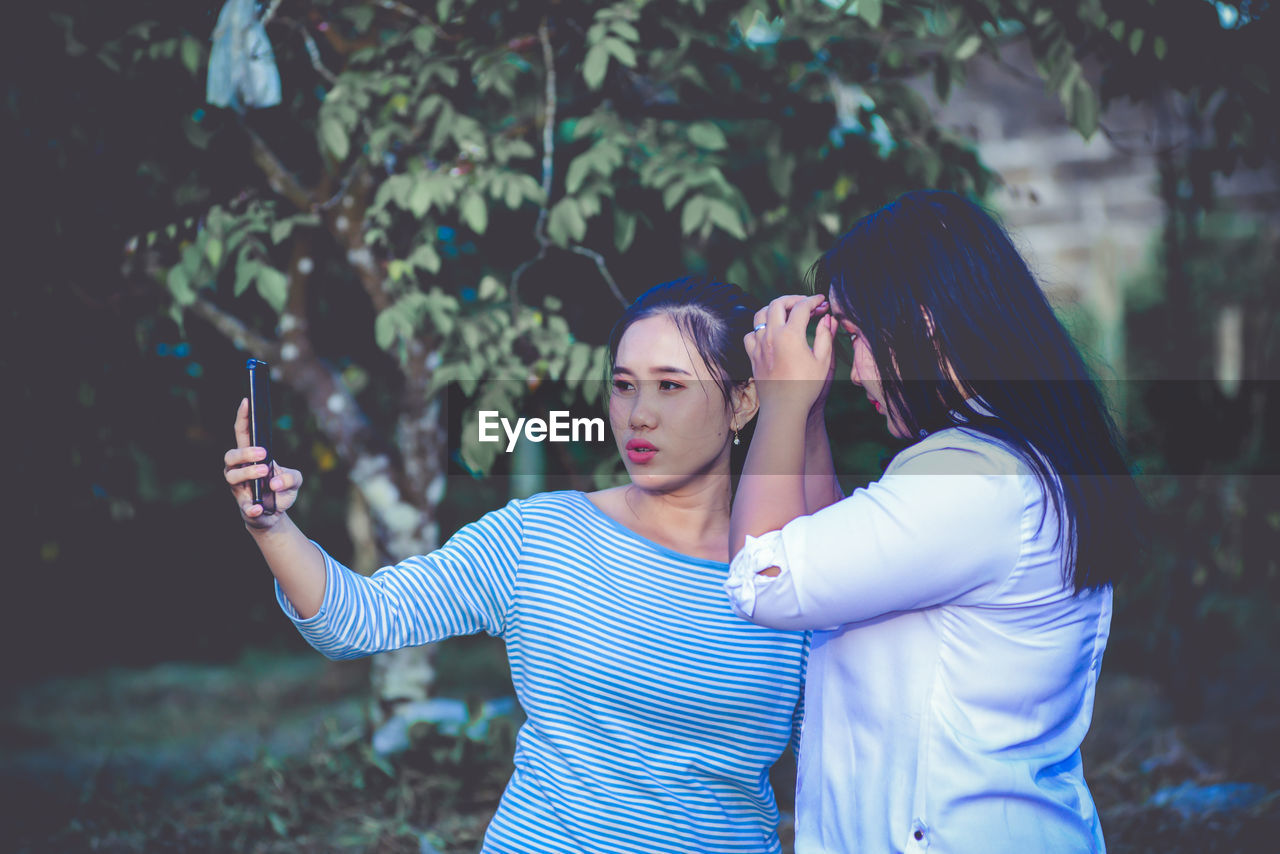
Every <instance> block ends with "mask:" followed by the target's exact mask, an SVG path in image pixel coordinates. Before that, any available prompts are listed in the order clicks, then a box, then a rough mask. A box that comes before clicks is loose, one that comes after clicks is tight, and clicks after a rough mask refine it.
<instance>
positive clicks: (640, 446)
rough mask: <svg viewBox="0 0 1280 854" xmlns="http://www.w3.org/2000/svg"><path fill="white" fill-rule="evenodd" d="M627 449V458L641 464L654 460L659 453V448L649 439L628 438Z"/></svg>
mask: <svg viewBox="0 0 1280 854" xmlns="http://www.w3.org/2000/svg"><path fill="white" fill-rule="evenodd" d="M626 450H627V459H629V460H631V462H633V463H638V464H641V465H643V464H644V463H647V462H649V461H650V460H652V459H653V458H654V456H655V455H656V454H657V453H658V449H657V448H655V447H654V446H653V443H652V442H650V441H648V440H647V439H628V440H627V445H626Z"/></svg>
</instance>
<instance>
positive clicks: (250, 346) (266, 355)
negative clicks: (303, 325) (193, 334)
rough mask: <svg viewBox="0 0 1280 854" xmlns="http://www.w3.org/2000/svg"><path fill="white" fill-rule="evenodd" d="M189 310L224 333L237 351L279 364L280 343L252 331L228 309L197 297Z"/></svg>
mask: <svg viewBox="0 0 1280 854" xmlns="http://www.w3.org/2000/svg"><path fill="white" fill-rule="evenodd" d="M188 310H189V311H192V312H195V313H196V314H197V315H199V316H200V317H202V318H204V319H205V320H206V321H207V322H208V323H209V325H210V326H212V327H213V328H214V329H216V330H217V331H218V332H220V333H222V337H224V338H226V339H227V340H228V341H230V342H231V343H232V344H234V345H235V347H236V349H237V350H244V351H245V352H248V353H253V354H254V355H255V356H258V357H259V358H262V359H264V360H266V361H268V362H270V363H272V364H277V363H279V361H280V342H279V341H275V340H273V339H270V338H267V337H266V336H265V335H262V334H260V333H258V332H255V331H254V330H252V329H250V328H249V327H248V326H246V325H245V324H244V321H242V320H241V319H240V318H238V317H236V316H235V315H233V314H231V312H229V311H227V310H226V309H223V308H220V307H218V306H216V305H214V304H213V303H212V302H210V301H209V300H207V299H205V298H204V297H196V301H195V302H194V303H192V304H191V306H190V307H189V308H188Z"/></svg>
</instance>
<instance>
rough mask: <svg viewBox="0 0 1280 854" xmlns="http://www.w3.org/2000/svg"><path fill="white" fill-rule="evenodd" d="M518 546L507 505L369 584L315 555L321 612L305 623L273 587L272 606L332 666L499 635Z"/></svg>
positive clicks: (514, 507) (516, 518) (518, 524)
mask: <svg viewBox="0 0 1280 854" xmlns="http://www.w3.org/2000/svg"><path fill="white" fill-rule="evenodd" d="M522 541H523V525H522V518H521V512H520V505H519V503H518V502H516V501H512V502H511V503H510V504H508V505H507V506H506V507H503V508H502V509H500V510H495V511H493V512H492V513H488V514H486V515H485V516H483V517H481V518H480V519H479V520H477V521H476V522H473V523H472V524H470V525H467V526H466V527H464V528H462V529H461V530H459V531H458V532H457V533H456V534H454V535H453V537H451V538H450V539H449V541H448V542H447V543H445V544H444V545H443V546H441V547H440V548H438V549H436V550H435V551H434V552H431V553H430V554H426V555H415V556H414V557H411V558H408V559H407V560H404V561H401V562H400V563H398V564H396V565H395V566H386V567H383V568H382V569H379V570H378V571H377V572H375V573H374V574H373V575H371V576H369V577H367V578H366V577H365V576H362V575H360V574H359V573H356V572H353V571H352V570H350V569H348V568H347V567H345V566H343V565H342V564H341V563H339V562H338V561H337V560H334V558H333V557H332V556H331V555H329V553H328V552H326V551H325V550H324V549H322V548H321V549H320V553H321V554H322V555H323V556H324V565H325V590H324V598H323V600H322V601H321V603H320V610H319V611H317V612H316V614H315V615H314V616H312V617H309V618H307V619H303V618H302V617H300V616H299V615H298V612H297V611H296V610H295V609H294V607H293V604H292V603H291V602H290V601H289V600H288V598H286V597H285V595H284V591H283V590H281V589H280V585H279V583H277V584H276V600H277V601H278V602H279V603H280V607H281V608H282V609H283V610H284V612H285V614H286V615H287V616H288V617H289V619H291V620H292V621H293V623H294V625H296V626H297V627H298V631H299V632H300V633H301V634H302V636H303V637H304V638H305V639H306V641H307V642H308V643H310V644H311V645H312V646H313V647H315V648H316V649H317V650H318V651H320V652H321V653H323V654H324V655H325V656H326V657H328V658H331V659H335V660H338V659H348V658H359V657H361V656H365V655H372V654H374V653H377V652H386V651H387V650H392V649H399V648H401V647H406V646H417V645H419V644H424V643H430V642H432V641H437V640H442V639H444V638H447V637H452V636H455V635H469V634H474V633H476V632H479V631H485V632H488V633H489V634H491V635H501V634H502V633H503V631H505V629H506V622H507V614H508V610H509V609H510V607H511V603H512V600H513V597H514V592H515V578H516V569H517V567H518V565H519V561H520V553H521V545H522ZM316 547H317V548H320V547H319V545H317V546H316Z"/></svg>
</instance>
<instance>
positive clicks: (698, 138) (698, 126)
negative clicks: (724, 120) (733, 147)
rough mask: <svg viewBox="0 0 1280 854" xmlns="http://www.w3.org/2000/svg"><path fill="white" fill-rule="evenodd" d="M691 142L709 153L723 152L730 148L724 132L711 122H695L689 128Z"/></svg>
mask: <svg viewBox="0 0 1280 854" xmlns="http://www.w3.org/2000/svg"><path fill="white" fill-rule="evenodd" d="M689 141H690V142H692V143H693V144H694V145H696V146H698V147H699V148H705V149H706V150H707V151H722V150H724V149H725V148H728V146H729V143H728V141H726V140H725V137H724V131H722V130H720V128H719V126H717V125H715V124H713V123H711V122H694V123H693V124H691V125H690V126H689Z"/></svg>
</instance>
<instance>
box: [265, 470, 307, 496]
mask: <svg viewBox="0 0 1280 854" xmlns="http://www.w3.org/2000/svg"><path fill="white" fill-rule="evenodd" d="M267 485H268V486H270V487H271V491H272V492H289V491H291V490H293V491H296V490H297V489H298V488H299V487H300V486H302V472H300V471H298V470H297V469H287V468H284V467H282V466H276V471H275V477H273V478H271V480H270V481H269V482H268V484H267Z"/></svg>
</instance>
